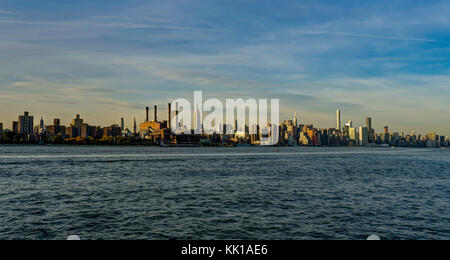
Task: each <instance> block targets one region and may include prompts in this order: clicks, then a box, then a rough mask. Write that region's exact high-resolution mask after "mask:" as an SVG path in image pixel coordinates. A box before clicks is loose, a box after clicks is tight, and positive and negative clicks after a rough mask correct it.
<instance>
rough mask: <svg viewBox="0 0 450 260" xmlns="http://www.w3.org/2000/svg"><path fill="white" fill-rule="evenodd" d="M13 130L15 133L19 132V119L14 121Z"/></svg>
mask: <svg viewBox="0 0 450 260" xmlns="http://www.w3.org/2000/svg"><path fill="white" fill-rule="evenodd" d="M11 130H12V132H13V133H19V122H18V121H13V122H12V127H11Z"/></svg>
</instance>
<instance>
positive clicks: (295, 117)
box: [294, 113, 298, 127]
mask: <svg viewBox="0 0 450 260" xmlns="http://www.w3.org/2000/svg"><path fill="white" fill-rule="evenodd" d="M294 126H295V127H298V121H297V113H295V114H294Z"/></svg>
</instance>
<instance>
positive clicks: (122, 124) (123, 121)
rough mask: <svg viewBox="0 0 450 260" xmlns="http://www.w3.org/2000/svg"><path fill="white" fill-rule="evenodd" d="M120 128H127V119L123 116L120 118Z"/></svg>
mask: <svg viewBox="0 0 450 260" xmlns="http://www.w3.org/2000/svg"><path fill="white" fill-rule="evenodd" d="M120 128H121V129H122V131H124V130H125V120H124V119H123V118H121V119H120Z"/></svg>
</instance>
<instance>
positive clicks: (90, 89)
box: [0, 0, 450, 136]
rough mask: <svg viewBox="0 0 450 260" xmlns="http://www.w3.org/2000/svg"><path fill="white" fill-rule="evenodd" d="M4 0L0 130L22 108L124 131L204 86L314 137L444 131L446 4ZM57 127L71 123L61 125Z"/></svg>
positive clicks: (449, 68)
mask: <svg viewBox="0 0 450 260" xmlns="http://www.w3.org/2000/svg"><path fill="white" fill-rule="evenodd" d="M76 5H77V8H73V5H72V4H70V3H64V2H61V1H55V0H48V1H45V2H41V1H39V2H36V1H29V0H24V1H11V0H5V1H2V5H1V7H0V33H1V35H2V37H1V39H0V47H1V48H2V52H0V59H1V60H2V62H0V111H1V112H0V122H2V123H3V128H10V127H11V122H12V121H16V120H17V118H16V116H17V115H18V114H22V112H23V111H29V112H30V113H32V114H34V115H35V116H37V117H39V119H40V115H43V117H44V120H45V121H46V122H51V121H52V120H53V118H61V119H62V120H65V119H66V118H67V119H70V118H72V117H73V116H74V114H82V115H83V116H84V117H85V118H86V120H87V121H89V122H98V123H99V124H101V125H110V124H111V123H116V124H120V118H122V117H123V118H125V119H126V122H125V123H126V124H127V127H128V128H131V127H132V120H133V118H134V116H136V119H137V121H138V122H141V121H143V119H144V115H142V112H141V110H142V107H145V106H147V105H152V104H158V105H159V106H161V107H162V109H161V111H164V109H163V107H164V105H165V104H166V103H167V100H169V99H170V98H173V97H183V96H189V95H190V93H192V91H193V90H198V89H202V90H205V91H206V92H207V93H208V94H209V95H211V96H215V97H222V98H228V97H230V98H232V97H236V96H239V97H243V98H245V97H253V96H258V97H264V98H279V99H280V105H281V107H280V109H281V114H280V117H281V118H289V119H291V118H293V116H294V113H295V112H297V113H298V117H299V118H300V121H301V122H308V123H311V124H314V125H315V126H317V127H319V128H326V127H330V126H334V125H335V120H336V116H335V115H334V111H335V110H336V109H337V108H340V109H341V110H342V124H344V122H347V121H348V120H350V119H351V120H353V122H354V124H355V125H357V126H359V125H361V126H364V125H365V123H364V120H365V118H366V117H368V116H370V117H372V118H373V119H374V122H373V127H374V128H375V129H376V130H377V132H381V131H382V129H383V127H384V126H385V125H389V126H390V127H391V129H392V131H397V132H401V131H404V132H405V133H410V132H411V131H416V132H420V133H424V134H425V133H427V132H428V131H436V132H438V133H441V134H443V135H445V136H450V124H449V123H448V122H450V107H449V106H448V105H447V103H448V99H449V98H450V92H449V91H450V88H449V83H448V82H450V76H449V72H450V63H449V53H450V52H449V50H450V49H449V48H450V44H449V42H450V34H449V32H450V28H449V27H450V20H449V19H450V17H449V16H448V13H449V12H450V4H449V3H448V2H446V1H427V2H423V1H422V2H421V1H396V2H395V3H392V2H383V1H381V2H379V1H377V2H371V3H367V2H365V3H348V2H346V1H302V2H301V3H299V2H298V1H282V2H274V1H255V0H251V1H245V2H242V1H227V2H216V1H202V0H200V1H193V0H189V1H184V2H183V3H180V2H179V1H164V2H160V1H115V2H114V3H113V4H112V3H109V2H108V3H106V2H104V1H85V0H80V1H77V3H76ZM62 123H67V122H65V121H63V122H62Z"/></svg>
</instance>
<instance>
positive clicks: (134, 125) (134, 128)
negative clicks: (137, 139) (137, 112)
mask: <svg viewBox="0 0 450 260" xmlns="http://www.w3.org/2000/svg"><path fill="white" fill-rule="evenodd" d="M133 134H134V135H136V134H137V124H136V117H135V118H134V123H133Z"/></svg>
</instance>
